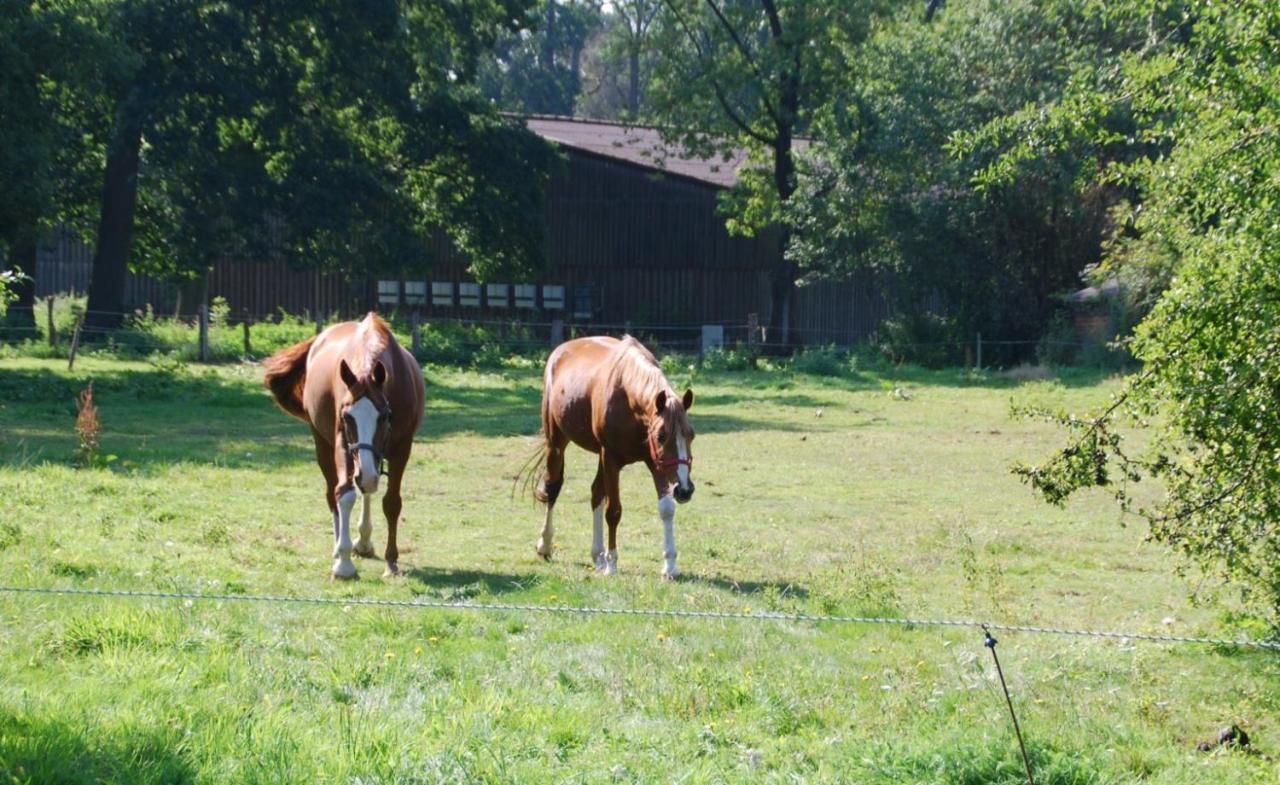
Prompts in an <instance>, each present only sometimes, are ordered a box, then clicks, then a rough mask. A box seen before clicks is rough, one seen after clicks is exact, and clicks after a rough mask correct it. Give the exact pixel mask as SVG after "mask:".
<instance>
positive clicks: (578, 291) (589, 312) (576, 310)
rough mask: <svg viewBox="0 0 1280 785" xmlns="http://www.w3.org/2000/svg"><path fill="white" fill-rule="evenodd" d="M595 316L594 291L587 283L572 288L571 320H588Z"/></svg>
mask: <svg viewBox="0 0 1280 785" xmlns="http://www.w3.org/2000/svg"><path fill="white" fill-rule="evenodd" d="M595 315H596V302H595V289H594V287H592V285H591V284H589V283H580V284H578V285H577V286H575V287H573V318H575V319H590V318H592V317H594V316H595Z"/></svg>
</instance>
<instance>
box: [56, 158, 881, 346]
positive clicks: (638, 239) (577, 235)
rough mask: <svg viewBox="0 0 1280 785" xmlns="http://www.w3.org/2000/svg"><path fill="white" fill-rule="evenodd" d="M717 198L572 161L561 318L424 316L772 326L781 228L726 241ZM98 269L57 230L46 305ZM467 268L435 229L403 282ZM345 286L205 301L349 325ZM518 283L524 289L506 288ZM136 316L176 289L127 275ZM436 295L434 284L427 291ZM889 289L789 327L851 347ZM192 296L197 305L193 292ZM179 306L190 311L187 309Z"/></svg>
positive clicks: (221, 280) (557, 227) (165, 305)
mask: <svg viewBox="0 0 1280 785" xmlns="http://www.w3.org/2000/svg"><path fill="white" fill-rule="evenodd" d="M718 195H719V191H718V189H716V188H715V187H712V186H709V185H707V184H705V183H700V182H696V181H692V180H689V179H686V178H682V177H678V176H674V175H664V174H660V173H655V172H653V171H652V170H647V169H644V168H641V167H638V166H635V165H633V164H628V163H625V162H621V161H617V160H616V159H611V158H607V157H603V156H596V155H592V154H589V153H572V154H570V155H568V156H567V157H566V160H565V161H564V163H563V166H562V168H561V170H560V171H558V172H557V173H556V174H555V175H554V176H553V177H552V179H551V181H550V182H549V184H548V187H547V199H546V205H545V211H546V216H545V218H546V227H547V234H546V238H545V252H546V254H547V259H548V260H549V265H548V269H547V271H546V272H545V273H544V274H543V275H542V276H541V277H540V279H539V280H538V281H537V282H536V283H538V284H553V285H561V286H564V287H565V305H566V309H565V310H564V311H560V312H551V311H546V310H543V309H541V308H539V309H517V308H515V307H514V304H513V307H509V308H490V307H487V306H482V307H478V308H477V307H463V306H459V305H453V306H449V307H441V306H433V305H431V304H430V302H429V299H430V293H429V291H428V303H427V304H425V305H423V306H415V307H417V308H418V309H419V310H421V311H422V312H423V313H424V314H425V315H426V316H428V317H436V318H458V319H485V320H503V321H508V320H509V321H523V322H543V323H545V322H548V321H550V320H551V319H555V318H561V319H565V320H566V321H567V322H570V323H573V322H584V321H585V322H587V323H595V324H609V325H622V324H628V323H629V324H632V325H635V326H637V327H639V326H664V327H674V326H684V325H697V324H701V323H708V322H727V323H745V321H746V318H747V314H748V313H756V314H758V316H759V320H760V323H761V324H767V323H768V320H769V310H770V307H769V286H768V270H769V267H770V265H771V264H772V261H773V259H774V255H775V254H776V247H777V236H776V234H775V233H774V232H772V231H766V232H763V233H761V234H760V235H758V236H756V237H753V238H747V237H734V236H730V234H729V233H728V231H727V230H726V229H725V226H724V219H723V217H722V216H721V215H720V214H719V212H718V210H717V199H718ZM91 266H92V253H91V251H90V249H88V248H86V247H85V246H84V245H82V244H80V243H79V242H78V241H77V240H75V238H72V237H70V236H68V235H65V234H62V235H58V236H56V237H55V238H54V240H53V242H51V243H49V244H47V247H46V248H42V249H41V254H40V259H39V261H38V263H37V271H36V285H37V294H38V296H46V295H48V294H51V293H54V292H61V291H77V292H84V291H86V290H87V288H88V282H89V272H90V269H91ZM466 268H467V260H466V259H465V258H464V257H463V256H462V255H461V254H460V253H459V252H458V251H457V249H456V248H455V247H454V246H453V245H452V243H450V242H449V241H448V239H447V237H445V235H444V233H443V232H440V233H437V234H436V235H435V236H434V237H432V238H431V239H430V240H429V241H428V242H427V243H425V245H424V248H423V253H422V257H421V258H418V259H410V260H406V264H405V267H404V269H403V270H402V271H401V272H400V273H399V274H398V277H399V278H400V280H402V281H403V280H417V281H423V282H426V283H427V284H430V282H432V281H448V282H451V283H454V284H457V283H460V282H464V281H471V280H472V278H471V276H470V274H469V273H468V272H467V269H466ZM394 277H397V275H396V274H384V275H379V276H373V275H365V274H363V273H361V274H360V275H358V276H357V277H355V278H354V279H347V278H344V277H343V276H341V275H338V274H333V273H321V272H318V271H314V270H294V269H291V268H289V267H288V266H286V265H285V264H283V263H275V262H270V263H269V262H253V261H232V260H226V261H223V262H220V263H218V264H217V265H215V267H214V268H213V270H212V271H211V273H210V275H209V279H208V293H209V296H210V297H211V298H212V297H224V298H226V300H227V301H228V303H229V305H230V307H231V313H232V317H233V318H238V317H239V316H240V315H241V314H246V313H247V314H250V315H252V316H253V317H254V318H261V317H263V316H265V315H269V314H273V313H275V312H277V311H278V310H281V309H283V310H284V311H286V312H289V313H293V314H304V313H306V314H311V315H318V316H322V317H324V318H328V317H330V316H333V315H337V316H341V317H349V316H353V315H357V314H359V313H361V312H363V311H364V310H366V309H369V308H375V307H379V308H381V309H382V310H391V309H392V307H393V306H387V305H383V306H379V305H378V303H377V278H383V279H389V278H394ZM499 282H500V283H517V281H514V280H513V281H506V282H503V281H499ZM579 286H587V287H590V288H591V291H592V297H593V302H594V315H593V317H592V318H591V319H589V320H581V319H575V318H574V314H573V306H574V295H575V290H576V289H577V287H579ZM128 287H129V289H128V295H127V298H126V302H127V304H128V306H129V307H130V308H138V307H142V306H145V305H146V304H147V303H152V304H154V305H155V306H156V308H157V310H160V311H162V312H164V311H166V310H168V309H172V308H173V304H174V300H175V297H176V294H177V291H176V288H175V287H173V286H171V285H166V284H164V283H161V282H158V281H154V280H151V279H149V278H147V277H146V276H136V275H130V277H129V284H128ZM428 288H429V287H428ZM882 292H883V289H882V287H881V286H880V285H879V284H878V283H877V282H876V281H875V280H873V279H871V278H869V277H867V276H861V277H855V278H854V279H852V280H850V281H846V282H839V283H826V282H824V283H818V284H815V285H812V286H805V287H800V288H799V289H797V292H796V297H795V302H794V321H795V327H796V331H797V339H798V340H799V341H801V342H803V343H837V344H850V343H855V342H857V341H858V340H860V339H863V338H865V337H866V336H867V335H869V334H870V333H871V332H872V331H873V330H874V329H875V327H876V325H878V324H879V323H880V322H881V321H882V320H883V319H884V318H885V316H887V315H888V305H887V302H886V300H885V298H884V297H883V295H882ZM188 297H189V295H188ZM184 310H189V308H187V307H186V304H184Z"/></svg>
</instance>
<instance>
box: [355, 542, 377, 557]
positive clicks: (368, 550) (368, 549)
mask: <svg viewBox="0 0 1280 785" xmlns="http://www.w3.org/2000/svg"><path fill="white" fill-rule="evenodd" d="M354 552H355V555H357V556H360V557H363V558H365V559H372V558H373V557H374V555H375V554H374V551H373V543H369V544H368V545H365V546H364V547H361V546H360V544H359V543H356V547H355V549H354Z"/></svg>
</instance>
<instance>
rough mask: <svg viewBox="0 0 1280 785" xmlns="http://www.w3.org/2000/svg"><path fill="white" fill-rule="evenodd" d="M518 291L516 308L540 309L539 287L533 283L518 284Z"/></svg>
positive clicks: (516, 288)
mask: <svg viewBox="0 0 1280 785" xmlns="http://www.w3.org/2000/svg"><path fill="white" fill-rule="evenodd" d="M515 290H516V307H517V308H537V307H538V287H537V286H535V285H533V284H531V283H518V284H516V285H515Z"/></svg>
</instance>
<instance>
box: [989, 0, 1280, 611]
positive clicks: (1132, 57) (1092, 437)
mask: <svg viewBox="0 0 1280 785" xmlns="http://www.w3.org/2000/svg"><path fill="white" fill-rule="evenodd" d="M1109 12H1111V13H1117V12H1119V13H1125V14H1129V15H1132V16H1134V17H1136V18H1145V19H1148V20H1150V29H1151V32H1150V36H1149V39H1148V44H1147V45H1146V46H1144V47H1142V48H1141V49H1139V50H1137V51H1133V52H1130V53H1127V54H1125V55H1124V56H1123V57H1121V58H1119V60H1118V62H1116V63H1114V64H1112V66H1111V67H1108V68H1099V69H1086V70H1084V71H1081V72H1079V73H1077V74H1076V76H1075V78H1074V79H1073V84H1072V88H1071V89H1070V90H1068V91H1067V92H1066V93H1065V95H1064V96H1063V97H1062V98H1061V99H1060V100H1058V101H1056V102H1053V103H1052V104H1049V105H1046V106H1037V107H1033V108H1028V109H1027V110H1026V111H1024V112H1021V113H1018V114H1017V115H1016V116H1014V117H1012V118H1010V119H1009V120H1008V121H1004V122H1001V123H998V124H996V125H995V126H994V127H993V128H991V129H990V134H989V135H987V136H986V137H985V139H986V140H987V141H988V142H991V143H993V144H996V145H997V146H998V147H999V149H1001V150H1002V152H1003V153H1004V156H1003V157H1002V158H1001V159H1000V160H999V161H998V162H996V164H994V165H993V166H992V167H991V168H990V169H989V170H988V171H986V172H984V176H985V177H993V178H997V179H998V178H1000V177H1002V176H1003V172H1004V171H1005V167H1007V166H1010V165H1017V163H1018V162H1020V161H1023V160H1027V159H1030V158H1033V157H1036V156H1039V155H1042V154H1043V151H1045V150H1054V149H1057V148H1058V147H1060V146H1061V144H1063V143H1064V142H1065V141H1067V140H1077V139H1082V138H1083V139H1090V140H1093V142H1094V143H1095V144H1114V143H1116V140H1115V139H1114V137H1113V136H1112V135H1111V134H1110V133H1108V132H1107V129H1106V123H1105V118H1106V117H1107V116H1109V115H1110V114H1111V113H1113V112H1114V111H1115V108H1116V107H1117V106H1122V107H1125V108H1126V109H1127V110H1128V111H1130V112H1132V114H1133V116H1134V117H1135V118H1136V119H1137V129H1136V131H1135V132H1134V133H1133V134H1131V135H1130V136H1128V137H1125V138H1123V139H1121V140H1120V141H1121V142H1122V143H1125V144H1127V145H1130V146H1131V147H1132V148H1133V149H1134V151H1135V153H1136V155H1135V157H1134V160H1133V161H1132V162H1131V163H1126V164H1124V165H1119V166H1113V167H1110V168H1109V169H1108V170H1107V171H1106V172H1105V174H1106V176H1107V177H1108V178H1109V179H1112V180H1115V181H1119V182H1122V183H1127V184H1131V185H1132V186H1133V187H1134V188H1135V189H1136V191H1137V200H1138V203H1139V204H1140V206H1141V209H1140V210H1139V209H1135V210H1134V211H1133V213H1132V214H1131V216H1130V220H1129V221H1127V222H1126V224H1125V225H1124V236H1123V237H1122V241H1121V242H1118V243H1117V244H1116V246H1115V249H1114V250H1113V252H1112V253H1111V254H1110V255H1109V257H1108V259H1107V260H1106V261H1105V265H1106V267H1107V268H1108V269H1109V271H1110V272H1114V273H1120V272H1123V270H1124V268H1126V267H1129V266H1131V265H1133V264H1135V263H1136V264H1140V265H1142V266H1144V267H1146V268H1148V269H1149V268H1151V267H1163V268H1165V269H1167V270H1168V271H1169V274H1168V276H1167V280H1168V281H1169V282H1170V283H1169V286H1168V288H1167V289H1166V290H1164V291H1163V292H1162V293H1160V294H1159V295H1158V296H1157V298H1156V303H1155V306H1154V308H1153V309H1152V311H1151V312H1150V314H1149V315H1148V316H1147V317H1146V319H1145V320H1144V321H1143V322H1142V324H1141V325H1139V327H1138V329H1137V331H1136V335H1135V336H1134V340H1133V343H1132V349H1133V352H1134V354H1135V356H1137V357H1138V358H1139V359H1140V360H1141V361H1142V362H1143V364H1144V365H1143V370H1142V371H1141V372H1140V373H1139V374H1137V375H1135V376H1133V377H1132V378H1130V379H1129V380H1128V381H1127V383H1126V386H1125V388H1124V389H1123V391H1122V392H1121V393H1120V394H1119V395H1118V396H1117V397H1116V399H1115V400H1114V401H1113V402H1112V403H1111V404H1110V405H1109V406H1108V407H1107V408H1106V409H1105V410H1103V411H1101V412H1098V413H1095V414H1093V415H1089V416H1085V417H1074V416H1072V415H1070V414H1068V413H1066V412H1055V411H1042V410H1041V411H1035V410H1033V411H1032V412H1031V413H1032V414H1038V415H1041V416H1044V417H1047V418H1049V419H1051V420H1053V421H1055V422H1059V423H1061V424H1062V425H1063V426H1064V427H1065V428H1066V429H1067V431H1068V433H1069V434H1070V437H1071V438H1070V440H1069V442H1068V444H1067V445H1066V446H1065V447H1064V448H1063V449H1062V450H1060V451H1058V452H1056V453H1055V454H1053V455H1052V456H1050V457H1049V458H1048V459H1047V460H1045V461H1043V462H1040V463H1038V464H1036V465H1022V466H1019V467H1017V469H1016V470H1017V471H1018V473H1019V474H1020V475H1022V476H1023V477H1024V478H1025V479H1026V480H1027V481H1029V482H1030V483H1031V485H1032V486H1033V487H1034V488H1035V489H1036V490H1037V491H1039V492H1040V493H1042V494H1043V495H1044V497H1045V498H1046V499H1047V500H1048V501H1050V502H1053V503H1057V504H1061V503H1063V502H1064V501H1065V500H1066V499H1067V498H1068V497H1069V496H1070V495H1071V494H1072V493H1074V492H1075V491H1077V490H1078V489H1080V488H1084V487H1091V486H1104V487H1108V488H1110V489H1111V491H1112V493H1113V494H1114V495H1115V497H1116V499H1117V500H1118V501H1119V503H1120V504H1121V505H1122V507H1123V508H1125V509H1135V510H1136V511H1137V512H1138V513H1139V514H1141V515H1142V516H1143V517H1144V518H1145V519H1146V520H1147V521H1148V522H1149V524H1150V526H1151V534H1152V535H1153V536H1154V537H1155V538H1156V539H1159V540H1161V541H1163V542H1166V543H1168V544H1169V545H1171V546H1172V547H1174V548H1176V549H1178V550H1179V551H1181V552H1182V553H1183V554H1184V555H1185V556H1186V557H1187V558H1188V559H1189V562H1188V563H1189V564H1194V565H1198V566H1199V567H1200V568H1202V569H1204V570H1205V571H1206V572H1208V573H1210V574H1213V575H1216V576H1218V577H1219V578H1221V579H1222V580H1223V581H1225V582H1227V583H1228V584H1229V585H1232V586H1234V587H1236V588H1237V589H1239V591H1240V592H1241V593H1242V594H1243V595H1244V597H1245V599H1246V600H1247V601H1249V602H1250V603H1251V607H1252V608H1253V609H1255V610H1256V611H1257V612H1258V614H1259V615H1260V616H1261V617H1263V618H1265V619H1266V620H1267V621H1269V622H1270V624H1271V625H1272V627H1273V629H1275V628H1277V627H1280V527H1277V521H1280V411H1278V410H1277V406H1276V400H1277V392H1278V391H1280V294H1278V293H1280V224H1278V223H1277V222H1276V218H1275V217H1276V210H1277V202H1276V183H1277V182H1280V110H1278V109H1277V107H1280V80H1278V79H1277V78H1276V74H1277V73H1280V49H1278V48H1277V47H1276V46H1275V31H1276V30H1277V29H1280V7H1277V6H1276V5H1275V4H1274V3H1269V2H1262V0H1241V2H1238V3H1233V4H1229V5H1226V4H1218V3H1213V2H1208V1H1207V0H1196V1H1195V2H1189V3H1185V4H1184V3H1168V4H1162V5H1160V6H1159V7H1157V8H1156V9H1154V10H1153V9H1152V8H1150V7H1149V4H1145V3H1138V2H1126V3H1120V4H1115V5H1113V6H1112V7H1111V8H1109ZM1015 129H1016V131H1015ZM1126 423H1129V424H1137V425H1148V426H1150V427H1153V428H1154V429H1155V431H1156V433H1155V436H1154V438H1152V439H1151V440H1150V441H1149V443H1148V444H1147V445H1145V446H1143V447H1141V448H1139V449H1137V450H1134V449H1132V448H1131V447H1130V446H1129V445H1128V442H1127V441H1126V440H1125V438H1124V431H1123V430H1122V429H1121V426H1123V425H1125V424H1126ZM1144 479H1148V480H1156V481H1158V482H1160V483H1161V484H1162V486H1163V489H1164V493H1163V495H1162V496H1161V497H1160V498H1159V500H1158V501H1156V502H1154V503H1151V504H1147V505H1142V504H1139V503H1138V502H1136V501H1135V499H1134V497H1133V496H1131V495H1130V493H1129V485H1130V484H1131V483H1135V482H1139V481H1141V480H1144Z"/></svg>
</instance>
